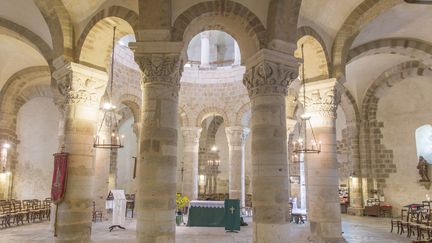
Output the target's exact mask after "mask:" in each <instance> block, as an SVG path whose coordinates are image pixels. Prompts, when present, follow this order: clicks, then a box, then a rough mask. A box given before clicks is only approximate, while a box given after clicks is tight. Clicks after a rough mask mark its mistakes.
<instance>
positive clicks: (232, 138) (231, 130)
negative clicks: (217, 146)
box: [225, 127, 250, 146]
mask: <svg viewBox="0 0 432 243" xmlns="http://www.w3.org/2000/svg"><path fill="white" fill-rule="evenodd" d="M225 131H226V134H227V139H228V144H229V145H230V146H243V145H244V142H245V141H246V138H247V136H248V135H249V132H250V130H249V128H247V127H227V128H226V129H225Z"/></svg>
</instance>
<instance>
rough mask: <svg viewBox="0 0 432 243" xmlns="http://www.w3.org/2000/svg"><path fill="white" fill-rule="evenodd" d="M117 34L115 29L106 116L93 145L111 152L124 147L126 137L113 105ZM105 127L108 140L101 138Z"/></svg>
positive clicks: (104, 109) (105, 104)
mask: <svg viewBox="0 0 432 243" xmlns="http://www.w3.org/2000/svg"><path fill="white" fill-rule="evenodd" d="M115 32H116V27H114V29H113V39H112V57H111V70H110V80H109V86H107V90H106V98H105V102H104V104H103V106H102V108H101V109H102V110H103V111H104V115H103V118H102V121H101V123H100V125H99V128H98V130H97V133H96V136H95V138H94V143H93V147H95V148H102V149H111V150H112V149H117V148H123V147H124V146H123V144H122V140H123V138H124V136H123V135H120V134H119V125H118V120H117V115H116V108H117V107H116V106H115V105H113V103H112V100H113V80H114V56H115V55H114V54H115ZM104 127H105V128H106V129H107V130H108V131H110V136H109V138H106V140H105V139H104V138H103V137H102V138H101V135H100V134H101V131H102V129H103V128H104Z"/></svg>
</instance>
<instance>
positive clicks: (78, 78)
mask: <svg viewBox="0 0 432 243" xmlns="http://www.w3.org/2000/svg"><path fill="white" fill-rule="evenodd" d="M55 64H59V63H58V62H57V63H55ZM55 67H56V70H55V71H54V72H53V74H52V76H53V78H54V79H55V80H56V81H57V88H58V91H59V92H60V94H61V95H62V96H63V97H64V98H65V101H64V104H88V105H96V106H97V105H99V102H100V98H101V97H102V95H103V93H104V92H105V88H106V85H107V82H108V76H107V74H106V73H105V72H102V71H99V70H96V69H93V68H89V67H86V66H84V65H81V64H77V63H73V62H63V63H61V65H58V66H55ZM57 103H59V104H60V105H62V104H63V102H61V101H58V100H57Z"/></svg>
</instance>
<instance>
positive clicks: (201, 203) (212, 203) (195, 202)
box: [190, 200, 225, 208]
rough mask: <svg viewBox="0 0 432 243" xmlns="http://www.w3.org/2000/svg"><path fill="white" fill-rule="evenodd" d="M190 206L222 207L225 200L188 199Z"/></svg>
mask: <svg viewBox="0 0 432 243" xmlns="http://www.w3.org/2000/svg"><path fill="white" fill-rule="evenodd" d="M190 207H191V208H192V207H197V208H224V207H225V202H224V201H198V200H192V201H190Z"/></svg>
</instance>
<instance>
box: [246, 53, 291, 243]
mask: <svg viewBox="0 0 432 243" xmlns="http://www.w3.org/2000/svg"><path fill="white" fill-rule="evenodd" d="M290 48H291V51H290V53H293V50H294V49H295V46H294V45H292V46H290ZM246 67H247V68H246V73H245V76H244V80H243V83H244V84H245V85H246V87H247V89H248V92H249V97H250V99H251V106H252V119H251V122H252V127H251V132H252V166H253V177H252V180H253V182H252V188H253V189H252V191H253V192H252V194H253V197H252V204H253V211H254V215H253V225H254V226H253V228H254V232H253V239H254V243H269V242H272V243H286V242H287V239H289V237H290V236H289V222H290V213H289V195H288V194H289V186H290V185H289V178H288V161H287V144H286V143H287V131H286V115H285V95H286V93H287V88H288V85H289V83H290V82H291V81H292V80H294V79H295V78H296V77H297V73H298V64H297V59H296V58H294V57H293V56H292V55H288V54H286V53H282V52H278V51H274V50H268V49H263V50H260V51H259V52H257V53H256V54H255V55H253V56H252V57H251V58H250V59H248V60H247V62H246Z"/></svg>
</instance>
